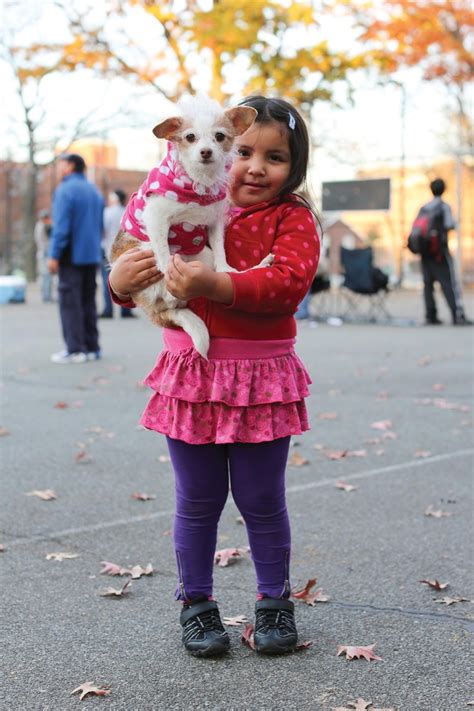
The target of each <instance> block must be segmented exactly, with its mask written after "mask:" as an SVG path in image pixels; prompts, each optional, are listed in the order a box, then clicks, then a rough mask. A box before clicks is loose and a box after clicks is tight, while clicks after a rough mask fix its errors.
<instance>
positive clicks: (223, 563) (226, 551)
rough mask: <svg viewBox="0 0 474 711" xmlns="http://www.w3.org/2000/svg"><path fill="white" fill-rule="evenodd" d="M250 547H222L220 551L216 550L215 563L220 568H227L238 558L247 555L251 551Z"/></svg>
mask: <svg viewBox="0 0 474 711" xmlns="http://www.w3.org/2000/svg"><path fill="white" fill-rule="evenodd" d="M249 550H250V548H249V547H248V546H242V547H240V548H222V549H221V550H220V551H216V553H215V555H214V564H216V563H217V565H218V566H219V567H220V568H226V567H227V566H228V565H229V563H233V562H234V561H235V560H236V559H237V558H241V557H242V556H245V555H246V554H247V553H248V552H249Z"/></svg>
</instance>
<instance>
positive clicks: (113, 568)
mask: <svg viewBox="0 0 474 711" xmlns="http://www.w3.org/2000/svg"><path fill="white" fill-rule="evenodd" d="M100 564H101V565H103V566H104V567H103V568H102V570H101V571H100V574H101V575H124V572H123V571H125V568H122V567H121V566H120V565H116V564H115V563H109V562H108V561H106V560H101V561H100Z"/></svg>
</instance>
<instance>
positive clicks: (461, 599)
mask: <svg viewBox="0 0 474 711" xmlns="http://www.w3.org/2000/svg"><path fill="white" fill-rule="evenodd" d="M433 600H434V601H435V602H439V603H440V604H441V605H454V604H455V603H456V602H470V600H469V599H468V598H467V597H448V595H446V596H445V597H442V598H441V600H438V599H437V598H435V597H434V598H433Z"/></svg>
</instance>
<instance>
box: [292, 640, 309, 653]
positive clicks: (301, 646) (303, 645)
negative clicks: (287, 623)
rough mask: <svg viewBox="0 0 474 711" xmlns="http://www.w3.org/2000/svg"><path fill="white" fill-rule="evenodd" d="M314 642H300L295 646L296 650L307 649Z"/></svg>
mask: <svg viewBox="0 0 474 711" xmlns="http://www.w3.org/2000/svg"><path fill="white" fill-rule="evenodd" d="M312 644H313V643H312V642H298V644H297V645H296V647H295V648H294V650H293V651H294V652H302V651H303V650H305V649H309V648H310V647H311V646H312Z"/></svg>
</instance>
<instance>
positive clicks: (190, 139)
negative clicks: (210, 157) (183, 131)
mask: <svg viewBox="0 0 474 711" xmlns="http://www.w3.org/2000/svg"><path fill="white" fill-rule="evenodd" d="M185 138H186V140H187V142H188V143H194V141H195V140H196V136H195V135H194V133H188V135H187V136H185Z"/></svg>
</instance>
